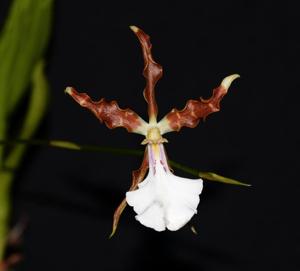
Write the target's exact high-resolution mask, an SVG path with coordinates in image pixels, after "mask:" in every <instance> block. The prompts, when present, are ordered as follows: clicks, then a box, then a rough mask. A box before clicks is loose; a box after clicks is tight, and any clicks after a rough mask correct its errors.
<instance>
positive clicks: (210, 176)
mask: <svg viewBox="0 0 300 271" xmlns="http://www.w3.org/2000/svg"><path fill="white" fill-rule="evenodd" d="M15 144H25V145H34V146H46V147H55V148H63V149H68V150H73V151H89V152H104V153H112V154H116V155H134V156H142V155H143V153H144V152H143V151H140V150H132V149H125V148H114V147H104V146H95V145H80V144H77V143H74V142H71V141H63V140H39V139H30V140H22V139H16V140H0V145H15ZM169 163H170V166H171V167H173V168H176V169H179V170H181V171H183V172H186V173H189V174H191V175H193V176H195V177H200V178H203V179H206V180H208V181H215V182H221V183H226V184H233V185H242V186H251V185H250V184H247V183H243V182H240V181H237V180H234V179H231V178H227V177H224V176H221V175H218V174H216V173H213V172H204V171H199V170H197V169H194V168H191V167H188V166H185V165H182V164H180V163H178V162H175V161H173V160H169ZM4 166H6V167H7V168H9V166H8V165H4Z"/></svg>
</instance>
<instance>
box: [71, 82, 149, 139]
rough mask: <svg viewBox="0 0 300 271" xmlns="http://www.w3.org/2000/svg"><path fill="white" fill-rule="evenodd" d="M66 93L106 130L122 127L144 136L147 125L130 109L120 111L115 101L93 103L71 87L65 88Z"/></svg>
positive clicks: (86, 96)
mask: <svg viewBox="0 0 300 271" xmlns="http://www.w3.org/2000/svg"><path fill="white" fill-rule="evenodd" d="M66 93H68V94H69V95H70V96H71V97H72V98H73V99H74V100H75V101H76V102H77V103H79V104H80V105H81V106H82V107H85V108H87V109H89V110H90V111H91V112H92V113H94V115H95V116H96V117H97V118H98V119H99V120H100V122H104V123H105V125H106V126H107V127H108V128H110V129H113V128H117V127H123V128H125V129H126V130H127V131H128V132H131V133H137V134H142V135H145V133H146V132H145V131H146V126H147V123H146V122H145V121H144V120H143V119H142V118H141V117H139V115H138V114H136V113H135V112H134V111H132V110H131V109H129V108H127V109H120V107H119V106H118V104H117V102H116V101H111V102H107V101H106V100H105V99H101V100H100V101H97V102H95V101H93V100H92V99H91V98H90V97H89V96H88V95H87V94H86V93H79V92H77V91H76V90H75V89H74V88H72V87H67V88H66Z"/></svg>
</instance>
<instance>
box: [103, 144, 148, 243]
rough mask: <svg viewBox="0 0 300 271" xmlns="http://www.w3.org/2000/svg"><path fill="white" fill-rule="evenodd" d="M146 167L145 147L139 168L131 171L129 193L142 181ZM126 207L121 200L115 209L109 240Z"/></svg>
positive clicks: (124, 201)
mask: <svg viewBox="0 0 300 271" xmlns="http://www.w3.org/2000/svg"><path fill="white" fill-rule="evenodd" d="M148 167H149V164H148V154H147V147H146V149H145V153H144V158H143V162H142V164H141V166H140V168H139V169H137V170H134V171H132V183H131V186H130V188H129V191H133V190H135V189H136V188H137V186H138V184H139V183H140V182H141V181H143V180H144V177H145V175H146V173H147V170H148ZM126 206H127V202H126V199H123V201H122V202H121V204H120V205H119V206H118V208H117V209H116V211H115V213H114V217H113V225H112V232H111V234H110V236H109V238H111V237H113V235H114V234H115V233H116V230H117V227H118V223H119V220H120V216H121V214H122V212H123V211H124V209H125V207H126Z"/></svg>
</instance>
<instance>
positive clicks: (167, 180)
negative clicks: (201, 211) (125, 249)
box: [126, 144, 203, 231]
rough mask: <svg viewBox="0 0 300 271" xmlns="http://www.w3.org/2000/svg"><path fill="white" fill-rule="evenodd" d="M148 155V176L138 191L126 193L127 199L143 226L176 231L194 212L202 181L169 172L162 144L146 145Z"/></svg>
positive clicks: (198, 200) (198, 199)
mask: <svg viewBox="0 0 300 271" xmlns="http://www.w3.org/2000/svg"><path fill="white" fill-rule="evenodd" d="M148 158H149V173H148V176H147V177H146V179H145V180H144V181H143V182H141V183H140V184H139V185H138V189H137V190H135V191H131V192H127V193H126V201H127V203H128V204H129V205H130V206H132V207H133V209H134V211H135V212H136V213H137V215H136V217H135V218H136V219H137V220H138V221H139V222H140V223H141V224H143V225H144V226H146V227H150V228H153V229H154V230H156V231H164V230H165V229H166V228H167V229H168V230H171V231H176V230H178V229H180V228H181V227H183V226H184V225H185V224H186V223H187V222H188V221H189V220H190V219H191V218H192V216H193V215H194V214H196V213H197V206H198V204H199V202H200V198H199V195H200V194H201V192H202V188H203V181H202V180H201V179H195V180H193V179H187V178H181V177H178V176H175V175H174V174H172V172H171V171H170V169H169V167H168V163H167V159H166V155H165V150H164V146H163V145H162V144H149V145H148Z"/></svg>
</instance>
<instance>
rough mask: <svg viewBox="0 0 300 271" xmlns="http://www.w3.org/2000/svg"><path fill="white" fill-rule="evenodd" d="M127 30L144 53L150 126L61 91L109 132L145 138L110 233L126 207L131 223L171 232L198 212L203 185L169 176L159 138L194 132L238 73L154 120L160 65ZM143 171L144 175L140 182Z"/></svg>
mask: <svg viewBox="0 0 300 271" xmlns="http://www.w3.org/2000/svg"><path fill="white" fill-rule="evenodd" d="M130 28H131V30H132V31H133V32H134V33H135V35H136V36H137V38H138V39H139V41H140V44H141V47H142V51H143V57H144V72H143V75H144V77H145V79H146V87H145V89H144V98H145V100H146V102H147V103H148V115H149V122H146V121H144V120H143V119H142V118H141V117H140V116H138V115H137V114H136V113H135V112H134V111H132V110H131V109H129V108H127V109H120V108H119V106H118V104H117V102H116V101H111V102H107V101H106V100H104V99H101V100H100V101H97V102H95V101H93V100H92V99H91V98H90V97H89V96H88V95H87V94H86V93H79V92H77V91H76V90H75V89H74V88H72V87H67V88H66V93H68V94H69V95H70V96H71V97H72V98H73V99H74V100H75V101H76V102H77V103H79V104H80V105H81V106H82V107H86V108H87V109H89V110H90V111H91V112H93V113H94V115H95V116H96V117H97V118H98V119H99V120H100V121H101V122H104V123H105V124H106V126H107V127H108V128H110V129H112V128H116V127H123V128H126V129H127V131H128V132H131V133H137V134H140V135H143V136H145V139H144V140H143V141H142V144H143V145H146V148H145V154H144V159H143V162H142V165H141V167H140V168H139V169H138V170H135V171H133V173H132V185H131V187H130V189H129V191H128V192H127V193H126V198H125V199H124V200H123V201H122V203H121V204H120V205H119V207H118V208H117V209H116V211H115V214H114V220H113V230H112V235H113V234H114V233H115V231H116V228H117V224H118V221H119V218H120V215H121V213H122V212H123V210H124V208H125V207H126V205H127V204H129V205H130V206H132V207H133V209H134V211H135V212H136V214H137V215H136V217H135V218H136V220H138V221H139V222H140V223H141V224H143V225H144V226H146V227H149V228H152V229H154V230H156V231H164V230H165V229H168V230H171V231H176V230H178V229H180V228H181V227H183V226H184V225H185V224H186V223H187V222H188V221H189V220H190V219H191V218H192V217H193V215H194V214H196V213H197V207H198V204H199V202H200V198H199V195H200V194H201V192H202V188H203V181H202V179H187V178H181V177H178V176H176V175H174V174H173V173H172V170H171V169H170V166H169V165H168V159H167V155H166V152H165V148H164V143H166V142H168V141H167V139H166V138H164V137H163V135H164V134H166V133H169V132H173V131H179V130H180V129H181V128H182V127H184V126H185V127H189V128H194V127H196V126H197V125H198V123H199V122H200V120H201V119H205V118H206V117H207V116H208V115H209V114H211V113H213V112H217V111H219V110H220V101H221V99H222V98H223V97H224V95H225V94H226V93H227V91H228V88H229V87H230V85H231V83H232V82H233V80H235V79H236V78H238V77H239V75H238V74H233V75H230V76H228V77H226V78H225V79H223V81H222V82H221V84H220V86H218V87H217V88H215V89H214V90H213V93H212V96H211V97H210V98H209V99H203V98H200V99H199V100H189V101H188V102H187V103H186V106H185V107H184V109H182V110H177V109H173V110H171V112H169V113H168V114H167V115H166V116H165V117H163V118H162V119H161V120H160V121H157V112H158V108H157V104H156V100H155V91H154V89H155V85H156V83H157V81H158V80H159V79H160V78H161V77H162V72H163V71H162V67H161V66H160V65H159V64H158V63H156V62H155V61H154V60H153V58H152V53H151V47H152V45H151V43H150V37H149V36H148V35H147V34H145V33H144V32H143V31H142V30H141V29H139V28H138V27H136V26H130ZM147 171H148V175H147V177H146V178H145V179H144V177H145V175H146V173H147Z"/></svg>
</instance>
